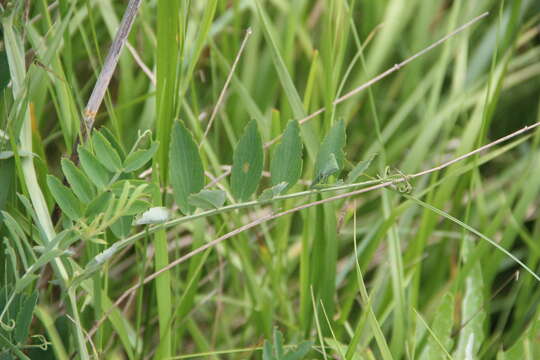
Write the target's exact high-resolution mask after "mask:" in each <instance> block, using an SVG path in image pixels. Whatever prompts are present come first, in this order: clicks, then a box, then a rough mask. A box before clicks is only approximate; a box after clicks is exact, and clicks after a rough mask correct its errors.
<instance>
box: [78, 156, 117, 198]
mask: <svg viewBox="0 0 540 360" xmlns="http://www.w3.org/2000/svg"><path fill="white" fill-rule="evenodd" d="M78 152H79V159H80V160H81V166H82V168H83V170H84V172H85V173H86V174H87V175H88V177H89V178H90V180H91V181H92V182H93V183H94V184H95V185H96V186H97V187H98V188H103V187H105V186H107V184H108V183H109V180H110V179H111V174H110V173H109V172H108V171H107V169H106V168H105V167H104V166H103V165H101V163H100V162H99V161H98V160H97V159H96V157H95V156H94V154H92V153H91V152H90V151H88V150H87V149H86V148H84V147H81V146H79V150H78Z"/></svg>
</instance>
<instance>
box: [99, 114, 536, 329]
mask: <svg viewBox="0 0 540 360" xmlns="http://www.w3.org/2000/svg"><path fill="white" fill-rule="evenodd" d="M539 126H540V122H537V123H534V124H532V125H529V126H525V127H524V128H522V129H520V130H517V131H515V132H513V133H511V134H509V135H506V136H503V137H502V138H499V139H497V140H495V141H493V142H491V143H489V144H486V145H484V146H481V147H479V148H477V149H475V150H473V151H471V152H468V153H466V154H464V155H461V156H458V157H457V158H455V159H452V160H450V161H447V162H445V163H443V164H441V165H438V166H435V167H433V168H431V169H428V170H424V171H420V172H418V173H415V174H412V175H404V176H403V177H401V178H396V179H393V180H391V181H384V182H381V183H380V184H377V185H373V186H369V187H366V188H362V189H358V190H355V191H350V192H347V193H343V194H338V195H335V196H332V197H329V198H326V199H322V200H318V201H313V202H310V203H307V204H302V205H299V206H296V207H294V208H292V209H289V210H285V211H282V212H279V213H274V214H270V215H267V216H264V217H261V218H259V219H256V220H254V221H252V222H250V223H248V224H246V225H244V226H241V227H239V228H237V229H235V230H233V231H231V232H229V233H227V234H225V235H223V236H221V237H219V238H217V239H215V240H212V241H211V242H209V243H207V244H205V245H203V246H201V247H199V248H197V249H195V250H193V251H191V252H189V253H187V254H186V255H184V256H182V257H180V258H178V259H176V260H174V261H172V262H171V263H169V264H168V265H167V266H165V267H164V268H162V269H160V270H159V271H157V272H155V273H153V274H151V275H149V276H148V277H146V278H145V279H144V281H142V282H138V283H137V284H136V285H134V286H132V287H131V288H129V289H128V290H126V291H125V292H124V293H123V294H122V295H121V296H120V297H119V298H118V299H117V300H116V301H115V302H114V304H113V306H112V307H111V309H109V310H108V311H107V312H106V313H105V314H104V315H103V316H102V317H101V319H99V321H97V322H96V324H95V325H94V326H93V327H92V329H91V330H90V331H89V332H88V335H89V337H92V336H93V334H94V333H95V332H96V331H97V329H98V328H99V326H101V324H102V323H103V321H105V319H106V318H107V316H108V314H109V313H110V311H112V309H113V307H117V306H118V305H119V304H120V303H122V301H124V300H125V299H126V298H127V297H128V296H129V295H130V294H131V293H132V292H134V291H136V290H137V289H138V288H139V287H140V286H142V285H144V284H147V283H148V282H150V281H152V280H153V279H155V278H156V277H158V276H159V275H160V274H161V273H163V272H164V271H168V270H170V269H172V268H173V267H175V266H177V265H179V264H181V263H183V262H184V261H186V260H188V259H190V258H192V257H193V256H195V255H197V254H199V253H201V252H202V251H204V250H206V249H208V248H210V247H213V246H216V245H217V244H219V243H221V242H223V241H224V240H227V239H229V238H231V237H233V236H235V235H238V234H240V233H241V232H244V231H246V230H249V229H251V228H253V227H255V226H258V225H260V224H262V223H264V222H267V221H270V220H274V219H277V218H280V217H282V216H286V215H289V214H293V213H295V212H298V211H301V210H304V209H307V208H310V207H313V206H317V205H322V204H325V203H328V202H331V201H336V200H340V199H345V198H349V197H352V196H355V195H360V194H363V193H367V192H370V191H373V190H378V189H383V188H386V187H388V186H392V185H395V184H398V183H401V182H407V181H408V180H409V179H413V178H417V177H420V176H423V175H428V174H431V173H433V172H436V171H440V170H442V169H444V168H446V167H449V166H450V165H452V164H455V163H457V162H458V161H461V160H464V159H466V158H469V157H471V156H473V155H475V154H477V153H479V152H481V151H484V150H487V149H489V148H491V147H493V146H495V145H497V144H500V143H502V142H505V141H508V140H510V139H512V138H514V137H516V136H519V135H521V134H524V133H526V132H529V131H531V130H533V129H535V128H537V127H539Z"/></svg>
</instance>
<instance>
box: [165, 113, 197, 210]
mask: <svg viewBox="0 0 540 360" xmlns="http://www.w3.org/2000/svg"><path fill="white" fill-rule="evenodd" d="M169 161H170V166H169V168H170V181H171V185H172V188H173V191H174V197H175V200H176V203H177V204H178V206H179V207H180V210H181V211H182V213H184V214H191V213H192V212H193V211H194V210H195V207H194V206H193V205H191V204H190V203H189V201H188V197H189V195H191V194H196V193H198V192H199V191H201V190H202V188H203V187H204V170H203V165H202V161H201V157H200V155H199V149H198V147H197V144H196V143H195V141H194V140H193V137H192V136H191V133H190V132H189V131H188V130H187V129H186V128H185V126H184V124H182V123H181V122H180V121H176V122H175V123H174V125H173V130H172V134H171V143H170V148H169Z"/></svg>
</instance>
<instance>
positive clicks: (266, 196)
mask: <svg viewBox="0 0 540 360" xmlns="http://www.w3.org/2000/svg"><path fill="white" fill-rule="evenodd" d="M288 185H289V184H287V182H285V181H282V182H280V183H279V184H277V185H274V186H272V187H271V188H268V189H265V190H264V191H263V192H262V194H261V196H259V201H268V200H271V199H272V198H274V197H276V196H278V195H281V194H282V193H283V192H284V191H285V189H286V188H287V187H288Z"/></svg>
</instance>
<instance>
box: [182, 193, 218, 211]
mask: <svg viewBox="0 0 540 360" xmlns="http://www.w3.org/2000/svg"><path fill="white" fill-rule="evenodd" d="M188 202H189V203H190V204H191V205H193V206H195V207H197V208H199V209H203V210H211V209H217V208H219V207H221V206H223V204H224V203H225V192H224V191H222V190H201V191H200V192H198V193H196V194H191V195H189V197H188Z"/></svg>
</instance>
